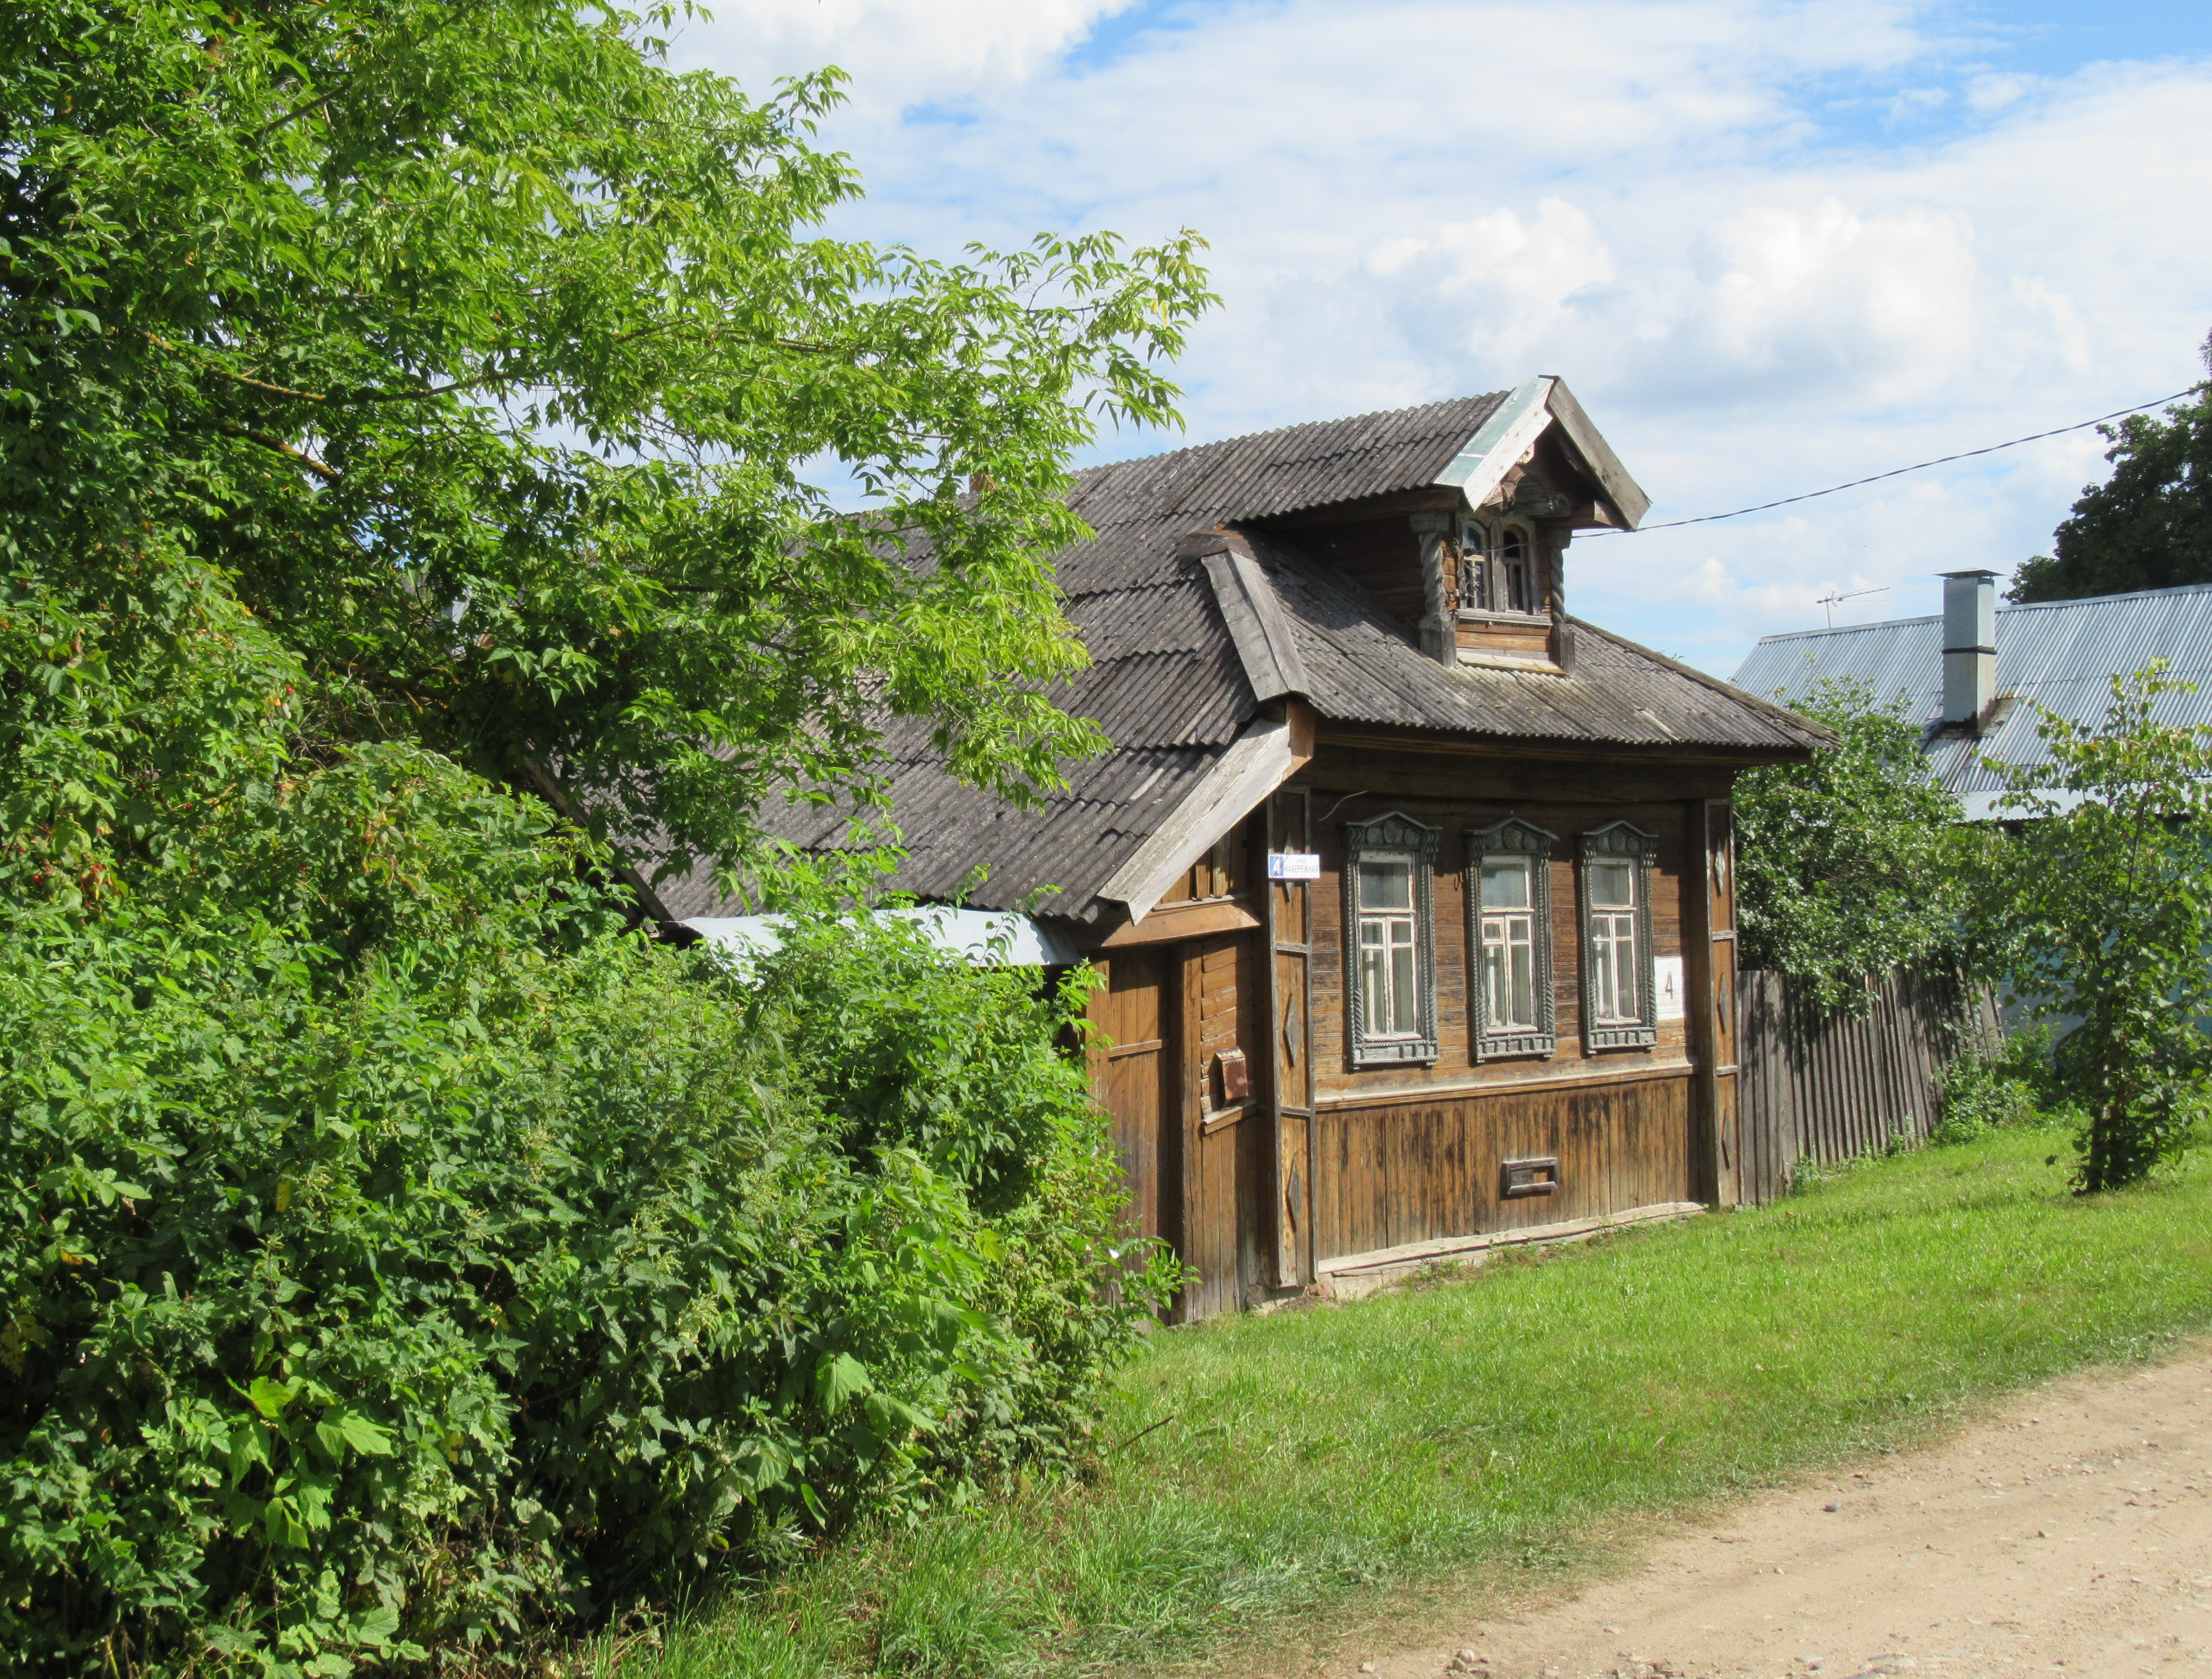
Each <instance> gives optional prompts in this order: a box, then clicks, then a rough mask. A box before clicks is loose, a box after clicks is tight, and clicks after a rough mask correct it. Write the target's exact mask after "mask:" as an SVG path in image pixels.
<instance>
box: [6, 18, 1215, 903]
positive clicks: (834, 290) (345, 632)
mask: <svg viewBox="0 0 2212 1679" xmlns="http://www.w3.org/2000/svg"><path fill="white" fill-rule="evenodd" d="M670 21H671V13H670V12H669V11H667V10H658V11H655V12H653V13H652V14H650V15H647V16H646V17H644V18H640V17H638V16H635V15H631V14H629V13H627V12H624V11H621V10H614V9H599V8H595V7H593V6H590V5H587V4H585V3H582V0H374V3H370V0H271V3H266V4H256V5H251V6H235V5H216V4H213V3H197V0H42V3H39V4H34V5H32V6H27V7H21V6H19V7H15V8H12V9H10V10H9V21H8V27H7V28H6V30H5V31H4V32H0V35H3V36H4V40H0V133H4V135H5V139H4V141H0V520H4V524H0V564H4V566H5V568H6V569H8V570H9V573H10V574H11V575H13V577H14V579H15V594H16V598H17V599H18V601H19V603H21V602H29V603H32V604H33V606H34V608H35V611H36V612H37V614H39V615H40V616H41V617H43V618H45V619H50V620H52V621H53V622H55V623H63V622H66V623H68V624H71V625H73V626H74V627H73V628H72V629H71V630H70V636H68V637H66V638H65V642H69V643H72V644H74V646H75V648H76V650H75V652H74V653H72V654H70V658H72V659H74V660H77V661H78V665H77V666H75V667H73V668H82V667H84V666H86V664H87V661H89V662H90V663H92V664H98V663H99V662H100V661H102V660H109V659H112V658H113V657H115V656H117V655H118V648H119V643H118V640H117V638H118V637H121V636H129V635H130V634H131V633H134V630H143V627H144V626H146V625H148V624H151V623H153V622H154V621H155V616H159V614H153V615H151V616H149V613H152V609H151V608H149V598H150V597H152V596H161V597H162V598H163V599H164V600H166V601H167V605H164V606H162V607H161V609H160V611H161V612H163V613H166V614H167V616H166V617H161V620H160V622H161V630H162V633H161V635H160V636H156V637H155V639H156V640H157V641H163V642H164V645H166V646H167V647H168V648H170V649H171V650H172V651H173V649H174V648H175V647H176V646H177V645H179V643H178V642H177V636H179V635H181V634H184V633H185V632H184V631H183V630H180V629H179V627H178V626H179V625H182V624H184V623H185V621H186V620H187V619H191V618H193V617H194V615H195V614H199V615H203V616H204V615H205V614H206V613H209V612H212V613H213V614H214V617H213V618H211V619H210V623H216V624H219V625H220V626H221V628H222V633H224V634H228V633H229V632H230V631H231V630H234V629H235V628H236V627H237V623H236V619H235V617H234V616H230V615H229V614H230V609H229V608H228V606H227V605H223V604H222V603H223V602H225V601H227V600H228V599H231V598H233V597H234V599H236V600H237V602H239V603H240V605H243V607H244V608H245V609H246V612H247V613H249V614H250V615H251V616H252V618H253V620H254V621H255V622H256V624H258V625H259V626H262V627H264V628H266V629H268V630H271V631H273V632H274V633H275V635H276V637H277V638H278V639H279V640H280V641H281V642H282V643H283V645H284V646H285V647H287V648H289V649H290V650H291V651H292V652H293V653H295V654H296V655H297V656H298V657H299V658H300V660H301V661H302V662H303V665H304V667H305V670H306V672H307V681H306V684H305V686H304V688H303V689H301V691H299V692H297V693H295V694H294V695H292V696H291V697H290V698H289V702H288V703H290V704H291V705H292V706H293V707H294V708H295V715H296V718H297V721H298V728H299V732H300V733H301V736H302V738H303V739H306V740H307V741H308V742H309V743H311V744H312V743H314V742H323V743H332V742H341V743H342V742H345V741H352V740H366V739H380V738H381V739H412V740H414V741H416V742H418V743H420V744H422V745H428V746H429V747H431V748H433V749H435V750H436V751H441V752H443V753H446V754H447V755H450V756H452V757H454V758H455V759H456V760H458V761H459V762H460V763H464V764H465V765H466V766H468V767H470V768H471V769H473V770H477V771H478V772H479V773H481V774H483V775H485V776H489V777H490V778H492V779H493V780H495V782H500V783H502V784H504V785H505V786H507V787H508V788H513V789H517V790H520V791H526V792H528V793H531V794H536V795H538V796H540V797H542V798H543V799H544V800H546V801H547V802H548V803H549V804H550V806H553V807H554V809H556V811H557V812H560V813H561V814H562V816H563V817H565V818H568V819H570V820H572V821H573V822H574V823H575V824H577V825H579V826H580V827H581V828H584V829H586V830H589V831H591V832H592V834H594V835H595V836H599V837H600V838H602V839H604V840H606V841H610V842H611V843H613V844H615V845H616V846H617V848H618V849H629V850H631V851H632V852H633V854H641V853H642V852H643V851H644V850H645V849H647V847H649V848H650V849H652V850H653V851H654V852H655V853H659V852H662V851H664V850H665V851H667V852H671V853H672V854H673V856H674V867H678V868H681V867H686V866H688V864H689V863H690V861H692V860H693V859H695V858H708V859H713V860H715V861H717V862H718V863H720V864H721V865H723V866H725V867H727V868H728V869H731V870H738V869H742V868H744V867H746V866H748V865H749V864H751V863H753V862H756V861H758V860H759V858H760V857H761V856H762V855H763V849H762V847H761V844H760V842H759V835H758V830H757V824H756V822H755V813H756V812H757V809H758V807H759V805H760V802H761V800H763V798H764V797H766V796H768V794H769V790H770V789H771V788H775V787H777V786H778V785H780V784H796V785H798V786H800V787H803V788H811V789H823V788H841V787H842V788H858V789H860V790H861V791H863V792H864V793H865V792H866V790H867V789H868V788H870V786H871V785H872V780H871V778H872V770H873V768H874V766H875V765H876V763H877V762H878V757H877V753H878V744H877V739H876V736H875V734H874V733H873V730H872V727H871V719H872V717H873V716H874V715H877V709H878V707H881V706H888V708H889V709H890V711H891V712H892V713H894V714H896V715H900V716H902V717H906V718H909V719H914V720H917V722H916V724H915V725H914V726H915V727H919V729H920V731H921V732H922V733H929V734H932V735H933V737H934V738H935V739H936V741H937V743H938V745H939V746H940V747H941V748H942V749H943V750H945V751H947V752H949V753H950V755H951V760H952V763H953V764H954V766H955V767H956V769H957V770H959V771H960V772H961V773H963V774H964V775H967V776H970V777H972V778H974V779H976V780H979V781H981V782H987V783H988V784H991V785H994V786H995V787H997V788H1000V790H1001V791H1003V792H1005V793H1006V794H1009V795H1011V796H1013V797H1016V798H1022V797H1024V796H1027V795H1029V794H1032V793H1033V792H1034V791H1035V790H1036V789H1038V788H1045V787H1048V786H1051V785H1053V784H1054V782H1055V781H1056V779H1057V776H1058V770H1057V766H1058V764H1059V763H1060V762H1062V761H1063V760H1064V759H1065V758H1066V757H1068V756H1070V755H1077V754H1081V753H1083V752H1085V751H1090V750H1092V749H1095V748H1096V746H1097V745H1098V744H1099V737H1098V735H1097V731H1096V729H1095V728H1094V727H1092V726H1091V725H1089V724H1088V723H1085V722H1083V721H1078V720H1073V719H1070V718H1068V717H1066V716H1065V715H1061V714H1060V713H1058V712H1057V711H1056V710H1055V709H1054V708H1053V707H1052V706H1051V705H1050V704H1049V703H1048V701H1047V699H1046V697H1045V696H1044V692H1043V690H1044V689H1045V688H1046V687H1047V686H1048V684H1050V682H1051V681H1052V680H1053V679H1054V678H1056V677H1059V676H1060V675H1062V674H1064V673H1065V672H1067V671H1068V670H1070V669H1071V668H1073V667H1074V666H1078V665H1079V664H1080V663H1081V662H1082V660H1083V658H1084V654H1083V652H1082V649H1081V647H1080V645H1079V642H1078V641H1077V640H1076V638H1075V636H1074V635H1073V632H1072V630H1071V628H1070V626H1069V624H1068V623H1067V621H1066V618H1065V617H1064V616H1063V614H1062V612H1061V611H1060V601H1059V597H1058V594H1057V592H1056V589H1055V587H1054V579H1053V574H1052V570H1051V568H1050V565H1049V563H1048V558H1047V557H1048V554H1049V553H1050V552H1051V551H1053V550H1054V549H1055V548H1058V547H1060V546H1062V545H1064V544H1066V543H1067V542H1068V541H1070V540H1071V539H1073V538H1076V537H1078V536H1079V534H1081V531H1082V527H1081V526H1080V525H1079V522H1078V521H1077V520H1076V519H1075V518H1074V517H1073V514H1071V513H1070V512H1069V511H1068V509H1067V508H1066V505H1065V503H1064V501H1063V499H1062V491H1063V488H1064V484H1065V475H1066V464H1067V461H1068V459H1069V457H1070V453H1071V451H1073V449H1075V448H1077V447H1080V446H1081V445H1083V444H1084V443H1085V442H1087V441H1089V440H1090V439H1091V437H1092V436H1093V435H1095V432H1096V429H1097V427H1098V426H1099V425H1100V424H1101V423H1139V424H1147V425H1160V424H1167V423H1173V422H1174V420H1175V411H1174V407H1173V401H1174V398H1175V395H1176V392H1175V387H1174V386H1172V385H1171V384H1170V383H1169V382H1168V380H1167V379H1166V377H1165V375H1164V371H1163V362H1164V358H1166V357H1169V356H1172V355H1173V354H1174V352H1175V351H1176V350H1177V349H1178V347H1179V346H1180V345H1181V344H1182V337H1183V333H1184V331H1185V329H1186V327H1187V325H1188V323H1189V322H1190V321H1191V320H1192V319H1194V316H1195V315H1196V314H1197V313H1200V311H1202V310H1203V309H1204V308H1206V307H1208V305H1209V304H1210V303H1211V301H1212V299H1211V297H1210V296H1209V295H1208V294H1207V292H1206V289H1205V279H1204V276H1203V274H1202V273H1201V272H1200V270H1199V269H1198V268H1197V266H1196V265H1195V262H1194V257H1195V252H1196V250H1197V247H1198V243H1199V241H1197V240H1195V238H1194V237H1193V236H1191V235H1188V234H1185V235H1183V236H1182V237H1180V238H1178V239H1176V240H1171V241H1170V242H1168V243H1166V244H1164V245H1162V246H1157V247H1153V248H1148V249H1142V250H1136V251H1125V249H1124V247H1123V246H1122V245H1121V242H1120V241H1119V240H1116V239H1115V236H1114V235H1112V234H1092V235H1085V236H1082V237H1079V238H1070V239H1056V238H1048V237H1041V238H1039V239H1038V240H1036V242H1035V243H1034V244H1032V245H1030V246H1028V247H1026V248H1024V249H1021V250H1018V251H1016V252H1012V253H1011V254H1006V255H996V254H993V253H990V252H984V251H981V250H980V249H974V248H971V250H970V251H969V252H968V254H967V256H966V258H965V259H963V260H961V261H959V262H954V263H945V262H940V261H937V260H933V259H929V258H927V257H924V256H922V255H921V254H918V253H916V252H913V251H910V250H906V249H902V248H890V249H884V248H878V247H877V246H872V245H869V244H866V243H864V242H859V241H854V240H839V239H833V238H829V237H827V236H825V235H824V234H823V233H822V231H821V224H822V222H823V218H824V217H825V216H827V215H828V214H829V212H830V211H832V210H835V209H836V208H837V207H838V206H839V205H841V204H845V203H846V202H847V201H848V200H850V199H852V198H854V197H855V196H856V195H857V194H858V192H859V191H860V188H859V185H858V182H857V179H856V178H855V176H854V172H853V171H852V169H851V168H850V167H849V166H848V163H847V161H846V160H845V159H844V158H842V156H840V155H836V154H833V153H829V152H825V151H823V150H821V149H817V147H816V146H815V145H814V143H812V140H811V135H812V134H813V131H814V126H815V124H816V121H817V119H818V118H819V117H820V115H821V114H822V113H823V111H824V110H825V109H826V108H828V107H829V106H830V105H831V104H832V103H833V102H834V100H835V99H836V82H837V77H836V74H835V72H824V73H823V74H822V75H819V76H812V77H809V78H805V79H802V80H799V81H796V82H789V83H786V84H784V85H783V86H782V87H781V89H780V90H779V91H778V92H777V93H776V94H775V95H774V96H773V97H770V98H768V99H766V100H754V99H750V98H748V97H747V96H746V94H744V93H743V92H742V91H741V90H740V89H739V88H738V87H737V86H736V85H735V84H733V83H732V82H730V81H728V80H726V79H725V78H722V77H719V76H711V75H705V74H693V75H677V74H673V73H671V71H670V70H667V69H666V68H665V65H664V64H662V62H661V61H660V59H661V53H660V46H659V41H658V40H656V39H655V32H656V31H657V30H659V29H660V28H662V27H665V26H666V25H667V24H668V23H669V22H670ZM824 485H829V486H831V488H824V487H823V486H824ZM841 487H842V488H841ZM848 492H849V493H848ZM840 494H846V501H845V502H840V500H839V495H840ZM855 498H857V502H858V504H859V505H860V506H861V507H862V508H864V509H865V511H866V514H867V515H868V516H866V518H854V517H851V516H841V512H840V509H841V507H842V508H844V511H845V513H846V514H849V513H850V511H851V507H852V504H853V502H854V499H855ZM210 601H214V602H216V605H209V604H208V603H209V602H210ZM172 609H173V610H172ZM88 638H89V639H88ZM110 721H112V720H110ZM87 727H89V728H92V729H93V731H94V734H97V733H99V731H100V728H101V727H106V724H105V723H103V722H102V721H101V720H99V719H94V720H91V721H89V722H88V724H87ZM179 727H189V721H188V720H187V721H181V722H180V723H179ZM161 756H162V755H161V751H159V750H155V749H153V748H149V752H148V754H147V755H146V757H145V758H144V769H145V776H144V778H143V784H140V785H137V786H135V787H133V788H130V789H127V790H125V789H120V788H108V789H106V790H105V791H103V790H102V789H100V788H96V787H94V786H92V785H91V784H90V783H86V782H82V780H81V779H80V780H79V781H78V782H77V787H78V789H79V792H81V793H82V795H83V796H82V798H80V797H79V796H78V794H77V793H71V794H70V795H69V797H70V800H75V801H76V802H75V804H74V805H72V806H70V808H69V809H66V810H64V809H63V808H61V807H60V806H55V807H54V808H53V809H52V810H49V811H48V812H46V818H45V825H46V827H49V828H52V827H54V826H55V824H57V823H58V824H60V826H61V828H62V829H69V828H70V824H72V823H75V824H76V825H77V827H78V828H80V829H82V831H84V832H94V831H96V830H102V829H105V830H108V831H109V832H111V833H114V834H121V833H122V832H123V830H125V828H128V827H131V824H130V823H128V822H127V821H125V819H124V818H125V813H124V812H122V811H121V810H120V808H119V807H118V805H117V804H116V800H117V799H118V798H121V797H124V796H125V793H126V791H127V794H128V796H129V797H131V798H135V799H137V800H138V801H139V803H140V805H141V806H145V805H146V801H147V800H149V799H154V800H158V797H159V794H160V788H159V787H158V785H157V784H158V782H160V777H161V771H160V769H159V764H160V762H161ZM0 773H4V772H0ZM64 779H67V778H64ZM54 785H57V786H58V785H59V783H58V782H57V783H54ZM15 794H16V795H17V796H18V798H19V801H20V800H23V799H27V800H32V801H33V802H35V801H36V800H37V799H38V798H39V797H40V796H42V795H41V794H40V792H39V790H38V788H36V787H32V788H29V789H28V790H26V788H24V787H22V786H21V785H19V786H18V787H17V788H15ZM49 802H50V803H51V802H52V800H49ZM34 825H36V824H34ZM137 825H138V826H139V827H140V828H143V823H142V824H137ZM85 867H89V863H88V861H87V860H86V859H85V858H82V857H80V858H77V859H76V861H74V862H72V863H70V864H68V865H67V866H66V867H63V868H61V869H60V871H59V872H58V873H55V874H53V875H52V879H54V880H57V881H60V880H70V881H81V880H82V879H83V878H84V876H83V871H84V868H85Z"/></svg>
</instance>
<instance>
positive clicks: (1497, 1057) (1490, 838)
mask: <svg viewBox="0 0 2212 1679" xmlns="http://www.w3.org/2000/svg"><path fill="white" fill-rule="evenodd" d="M1558 844H1559V836H1558V835H1556V834H1548V833H1547V832H1545V831H1544V830H1542V829H1541V828H1539V827H1537V826H1535V825H1534V824H1533V823H1528V822H1523V821H1522V820H1521V819H1520V818H1517V817H1516V818H1510V819H1509V820H1507V821H1504V822H1500V823H1498V824H1496V825H1495V826H1493V827H1489V828H1470V829H1469V830H1468V833H1467V948H1468V956H1469V958H1470V971H1469V973H1468V998H1469V1000H1470V1001H1469V1003H1468V1017H1469V1019H1471V1020H1472V1021H1473V1023H1474V1031H1473V1033H1472V1034H1471V1036H1472V1037H1473V1038H1474V1058H1475V1060H1477V1061H1479V1062H1483V1061H1504V1060H1506V1059H1508V1058H1510V1057H1525V1056H1530V1055H1542V1056H1546V1057H1548V1056H1550V1055H1553V1053H1554V1052H1556V1051H1557V1049H1559V1007H1558V1000H1557V998H1556V997H1555V996H1554V995H1553V981H1552V852H1553V849H1554V848H1555V847H1556V846H1557V845H1558ZM1509 855H1510V856H1523V857H1527V858H1528V859H1529V862H1530V867H1529V870H1528V874H1529V892H1528V897H1529V921H1530V923H1531V925H1530V928H1529V931H1530V933H1531V934H1532V935H1533V937H1532V938H1531V940H1530V941H1529V942H1530V944H1531V946H1532V947H1533V951H1534V960H1535V968H1536V973H1535V987H1536V1029H1535V1030H1534V1031H1492V1030H1491V1025H1490V993H1489V990H1488V989H1487V988H1486V986H1485V985H1484V984H1483V982H1482V981H1483V968H1482V958H1483V947H1482V860H1483V859H1484V858H1485V857H1498V856H1509Z"/></svg>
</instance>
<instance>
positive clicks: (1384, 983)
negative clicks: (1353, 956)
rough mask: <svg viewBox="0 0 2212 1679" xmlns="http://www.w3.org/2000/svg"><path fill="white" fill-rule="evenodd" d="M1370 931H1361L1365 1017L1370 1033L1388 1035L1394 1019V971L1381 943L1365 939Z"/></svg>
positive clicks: (1360, 966) (1360, 978) (1363, 1010)
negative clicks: (1392, 1016) (1392, 996)
mask: <svg viewBox="0 0 2212 1679" xmlns="http://www.w3.org/2000/svg"><path fill="white" fill-rule="evenodd" d="M1370 931H1378V932H1379V929H1370V928H1360V934H1361V937H1360V940H1359V945H1360V949H1359V989H1360V999H1359V1000H1360V1003H1361V1005H1362V1013H1364V1014H1365V1015H1366V1017H1367V1029H1368V1031H1389V1025H1387V1024H1386V1023H1387V1022H1388V1021H1389V1018H1390V970H1389V957H1388V955H1387V953H1386V952H1384V951H1383V947H1382V944H1381V941H1380V940H1379V939H1369V938H1368V937H1366V936H1365V935H1366V934H1368V933H1369V932H1370Z"/></svg>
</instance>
